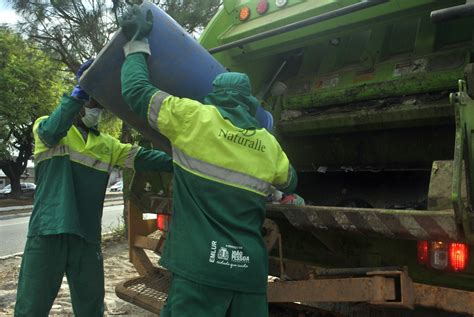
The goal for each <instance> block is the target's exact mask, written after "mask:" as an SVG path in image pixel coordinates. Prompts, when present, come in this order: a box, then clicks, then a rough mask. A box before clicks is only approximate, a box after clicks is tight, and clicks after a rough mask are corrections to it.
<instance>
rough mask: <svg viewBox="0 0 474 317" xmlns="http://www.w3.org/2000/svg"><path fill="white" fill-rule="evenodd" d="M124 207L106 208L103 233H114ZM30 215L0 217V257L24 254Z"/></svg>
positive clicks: (119, 222) (120, 220)
mask: <svg viewBox="0 0 474 317" xmlns="http://www.w3.org/2000/svg"><path fill="white" fill-rule="evenodd" d="M122 211H123V204H122V205H115V206H106V207H104V214H103V216H102V232H103V233H105V232H109V231H112V230H113V229H114V228H117V227H118V226H119V224H121V223H122V222H123V221H122ZM29 220H30V214H18V215H17V216H16V217H14V218H12V216H11V215H10V216H7V217H5V216H0V257H3V256H7V255H10V254H15V253H18V252H23V249H24V247H25V242H26V234H27V231H28V221H29Z"/></svg>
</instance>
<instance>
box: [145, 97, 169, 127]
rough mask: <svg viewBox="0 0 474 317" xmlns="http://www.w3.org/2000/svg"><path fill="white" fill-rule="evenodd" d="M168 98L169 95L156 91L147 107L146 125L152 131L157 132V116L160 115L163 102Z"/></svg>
mask: <svg viewBox="0 0 474 317" xmlns="http://www.w3.org/2000/svg"><path fill="white" fill-rule="evenodd" d="M169 96H170V94H168V93H166V92H164V91H158V92H157V93H155V94H154V95H153V97H151V99H150V105H149V106H148V123H149V124H150V126H151V127H152V128H153V129H155V130H157V131H159V128H158V116H159V114H160V109H161V105H162V104H163V101H164V100H165V99H166V98H168V97H169Z"/></svg>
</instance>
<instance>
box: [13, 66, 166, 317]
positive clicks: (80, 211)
mask: <svg viewBox="0 0 474 317" xmlns="http://www.w3.org/2000/svg"><path fill="white" fill-rule="evenodd" d="M90 63H91V61H89V62H88V63H86V64H84V65H83V66H82V67H81V69H80V70H79V72H78V77H79V76H80V75H81V73H82V72H83V71H84V69H85V68H87V67H88V66H89V65H90ZM101 111H102V109H101V107H100V106H99V105H98V104H97V103H95V102H93V101H92V102H91V101H89V96H87V94H86V93H85V92H84V91H83V90H82V89H81V88H80V86H76V87H75V88H74V90H73V92H72V94H71V96H67V95H64V96H63V97H62V99H61V103H60V104H59V106H58V108H57V109H56V110H55V111H54V112H53V113H51V115H50V116H49V117H41V118H39V119H38V120H37V121H36V122H35V124H34V128H33V132H34V138H35V151H34V156H35V161H36V181H37V187H36V194H35V203H34V208H33V213H32V214H31V219H30V224H29V230H28V238H27V241H26V246H25V252H24V254H23V259H22V263H21V269H20V276H19V282H18V291H17V300H16V306H15V316H35V317H37V316H39V317H41V316H48V313H49V311H50V309H51V306H52V304H53V302H54V299H55V297H56V295H57V293H58V290H59V287H60V286H61V281H62V279H63V276H64V273H66V277H67V280H68V284H69V289H70V293H71V300H72V306H73V310H74V314H75V316H83V317H93V316H102V315H103V313H104V270H103V260H102V253H101V248H100V241H101V218H102V208H103V201H104V196H105V190H106V186H107V182H108V178H109V173H110V171H111V169H112V168H113V167H126V168H134V169H135V170H158V171H172V168H173V164H172V160H171V158H170V157H169V156H168V155H167V154H165V153H163V152H159V151H153V150H146V149H144V148H141V147H137V146H132V145H130V144H122V143H120V142H119V141H118V140H117V139H115V138H113V137H111V136H108V135H106V134H104V133H101V132H99V130H98V128H97V124H98V122H99V118H100V113H101Z"/></svg>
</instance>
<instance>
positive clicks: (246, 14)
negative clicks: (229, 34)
mask: <svg viewBox="0 0 474 317" xmlns="http://www.w3.org/2000/svg"><path fill="white" fill-rule="evenodd" d="M248 18H250V8H249V7H242V8H240V13H239V19H240V21H245V20H247V19H248Z"/></svg>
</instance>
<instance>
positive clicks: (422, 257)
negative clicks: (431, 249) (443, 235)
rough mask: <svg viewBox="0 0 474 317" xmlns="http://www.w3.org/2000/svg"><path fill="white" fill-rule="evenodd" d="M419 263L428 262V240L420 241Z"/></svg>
mask: <svg viewBox="0 0 474 317" xmlns="http://www.w3.org/2000/svg"><path fill="white" fill-rule="evenodd" d="M418 263H420V264H425V265H426V264H428V263H429V258H428V241H418Z"/></svg>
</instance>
